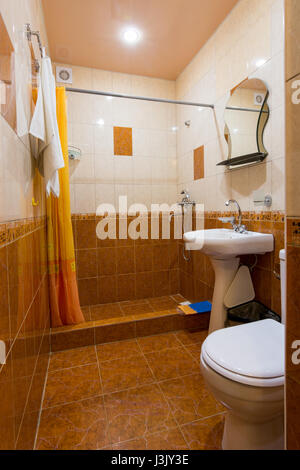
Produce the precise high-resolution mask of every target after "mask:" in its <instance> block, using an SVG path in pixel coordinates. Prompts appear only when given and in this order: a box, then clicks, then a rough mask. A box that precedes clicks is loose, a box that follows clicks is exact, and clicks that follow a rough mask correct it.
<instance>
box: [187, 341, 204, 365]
mask: <svg viewBox="0 0 300 470" xmlns="http://www.w3.org/2000/svg"><path fill="white" fill-rule="evenodd" d="M201 348H202V343H196V344H188V345H187V346H185V349H186V350H187V351H188V352H189V353H190V354H191V355H192V356H193V358H194V359H195V360H196V361H197V362H198V363H199V364H200V354H201Z"/></svg>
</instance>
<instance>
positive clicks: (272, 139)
mask: <svg viewBox="0 0 300 470" xmlns="http://www.w3.org/2000/svg"><path fill="white" fill-rule="evenodd" d="M283 5H284V0H241V1H240V2H238V4H237V5H236V7H235V8H234V9H233V10H232V12H231V13H230V14H229V16H228V17H227V18H226V19H225V21H224V22H223V23H222V24H221V25H220V27H219V28H218V30H217V31H216V33H215V34H214V35H213V36H212V37H211V38H210V39H209V41H208V42H207V43H206V45H205V46H204V47H203V48H202V49H201V50H200V51H199V53H198V54H197V55H196V56H195V58H194V59H193V60H192V62H191V63H190V64H189V65H188V66H187V67H186V69H185V70H184V71H183V72H182V73H181V75H180V76H179V78H178V79H177V81H176V98H177V99H185V100H189V101H193V102H198V103H209V104H214V105H215V111H213V110H211V109H203V108H200V109H198V108H190V107H187V106H186V107H178V108H177V127H178V132H177V156H178V192H180V191H181V190H182V189H183V188H188V189H189V191H190V193H191V195H192V197H193V198H194V199H195V200H196V201H197V202H203V203H204V204H205V210H207V211H216V210H218V211H223V210H224V202H225V201H226V200H227V199H229V198H234V199H237V200H238V201H239V203H240V204H241V207H242V209H243V210H244V211H259V212H260V211H262V210H265V209H264V207H263V206H260V207H255V206H254V203H253V192H254V191H258V190H261V191H262V192H263V193H264V194H272V197H273V206H272V210H284V209H285V202H284V184H283V182H284V174H285V168H284V155H285V149H284V20H283V18H284V12H283ZM247 77H249V78H254V77H256V78H260V79H261V80H263V81H264V82H265V83H266V85H267V87H268V89H269V91H270V97H269V100H268V103H269V106H270V119H269V122H268V124H267V127H266V130H265V138H264V141H265V146H266V148H267V150H268V152H269V156H268V157H267V159H266V160H265V162H264V163H262V164H259V165H254V166H251V167H247V168H240V169H236V170H234V171H226V170H225V169H224V167H222V166H221V167H220V166H219V167H217V166H216V164H217V163H218V162H220V161H222V160H225V159H226V158H227V156H228V149H227V143H226V141H225V139H224V108H225V106H226V103H227V101H228V99H229V97H230V90H231V89H232V88H234V87H235V86H236V85H238V84H239V83H241V82H242V81H243V80H244V79H246V78H247ZM185 121H190V126H189V127H186V126H185V125H184V122H185ZM202 145H204V178H203V179H200V180H194V155H193V151H194V149H196V148H198V147H200V146H202Z"/></svg>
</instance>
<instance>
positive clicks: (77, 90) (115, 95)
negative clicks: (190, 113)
mask: <svg viewBox="0 0 300 470" xmlns="http://www.w3.org/2000/svg"><path fill="white" fill-rule="evenodd" d="M66 91H70V92H72V93H86V94H88V95H100V96H110V97H112V98H127V99H129V100H141V101H154V102H155V103H170V104H182V105H185V106H196V107H197V108H211V109H214V105H213V104H204V103H192V102H189V101H177V100H166V99H163V98H150V97H147V96H132V95H124V94H121V93H108V92H106V91H94V90H84V89H81V88H69V87H67V88H66Z"/></svg>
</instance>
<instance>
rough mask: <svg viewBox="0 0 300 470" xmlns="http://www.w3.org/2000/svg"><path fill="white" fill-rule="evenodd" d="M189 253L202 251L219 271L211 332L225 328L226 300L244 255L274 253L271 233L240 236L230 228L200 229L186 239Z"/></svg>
mask: <svg viewBox="0 0 300 470" xmlns="http://www.w3.org/2000/svg"><path fill="white" fill-rule="evenodd" d="M183 239H184V241H185V245H186V250H193V251H196V250H199V251H202V253H204V254H205V255H207V256H210V257H211V260H212V265H213V268H214V271H215V288H214V295H213V301H212V311H211V317H210V325H209V333H212V332H213V331H216V330H220V329H222V328H224V327H225V322H226V316H227V312H226V308H225V306H224V297H225V295H226V292H227V290H228V288H229V287H230V285H231V283H232V281H233V280H234V277H235V275H236V273H237V271H238V268H239V264H240V258H239V256H241V255H247V254H264V253H267V252H271V251H273V250H274V238H273V235H271V234H266V233H258V232H245V233H237V232H235V231H234V230H228V229H213V230H198V231H194V232H188V233H185V234H184V237H183Z"/></svg>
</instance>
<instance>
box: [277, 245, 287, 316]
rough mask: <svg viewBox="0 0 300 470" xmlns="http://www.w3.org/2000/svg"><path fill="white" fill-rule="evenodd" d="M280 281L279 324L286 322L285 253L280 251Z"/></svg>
mask: <svg viewBox="0 0 300 470" xmlns="http://www.w3.org/2000/svg"><path fill="white" fill-rule="evenodd" d="M279 257H280V279H281V323H283V324H284V325H285V322H286V252H285V250H281V251H280V254H279Z"/></svg>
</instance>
